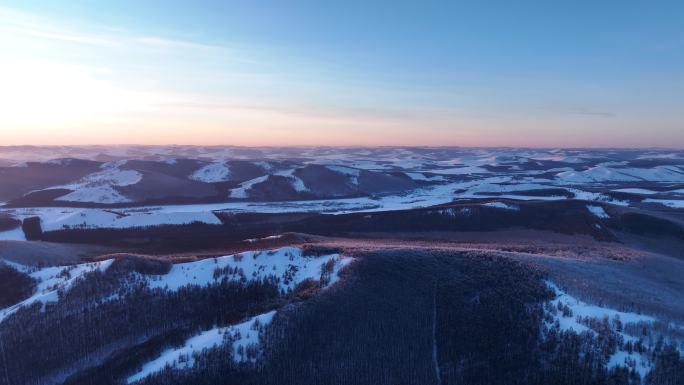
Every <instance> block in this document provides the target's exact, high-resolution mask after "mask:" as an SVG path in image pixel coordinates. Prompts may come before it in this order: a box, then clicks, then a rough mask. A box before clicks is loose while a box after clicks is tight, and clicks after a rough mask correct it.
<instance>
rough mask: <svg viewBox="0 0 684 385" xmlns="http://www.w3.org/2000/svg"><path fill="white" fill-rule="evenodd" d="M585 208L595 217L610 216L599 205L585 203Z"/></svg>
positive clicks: (604, 217)
mask: <svg viewBox="0 0 684 385" xmlns="http://www.w3.org/2000/svg"><path fill="white" fill-rule="evenodd" d="M587 210H589V212H590V213H592V214H594V215H595V216H596V217H597V218H601V219H606V218H610V215H608V213H607V212H606V210H604V209H603V207H601V206H594V205H587Z"/></svg>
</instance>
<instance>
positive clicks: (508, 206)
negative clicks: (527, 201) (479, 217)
mask: <svg viewBox="0 0 684 385" xmlns="http://www.w3.org/2000/svg"><path fill="white" fill-rule="evenodd" d="M482 205H483V206H487V207H494V208H496V209H503V210H513V211H518V210H520V206H516V205H513V204H510V203H504V202H487V203H483V204H482Z"/></svg>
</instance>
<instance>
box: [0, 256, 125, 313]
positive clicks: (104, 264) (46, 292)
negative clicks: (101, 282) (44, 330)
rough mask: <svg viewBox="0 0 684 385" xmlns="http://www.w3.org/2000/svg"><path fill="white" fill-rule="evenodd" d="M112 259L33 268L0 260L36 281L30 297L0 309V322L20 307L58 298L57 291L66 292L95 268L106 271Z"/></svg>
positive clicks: (55, 300) (53, 300)
mask: <svg viewBox="0 0 684 385" xmlns="http://www.w3.org/2000/svg"><path fill="white" fill-rule="evenodd" d="M113 261H114V260H113V259H108V260H104V261H100V262H92V263H83V264H79V265H71V266H52V267H45V268H35V267H30V266H24V265H20V264H17V263H12V262H8V261H2V260H0V263H5V264H6V265H8V266H10V267H13V268H15V269H16V270H18V271H20V272H23V273H26V274H28V275H29V276H30V277H31V278H33V279H34V280H35V281H36V282H37V285H36V289H35V292H34V293H33V295H31V297H29V298H27V299H25V300H23V301H21V302H19V303H18V304H16V305H14V306H11V307H8V308H5V309H2V310H0V322H2V320H4V319H5V318H7V317H8V316H9V315H11V314H13V313H14V312H16V311H17V310H19V309H20V308H21V307H25V306H30V305H33V304H35V303H42V304H43V306H44V305H45V304H46V303H48V302H57V301H58V300H59V296H58V292H60V291H61V292H67V291H69V289H70V288H71V286H72V285H73V284H74V282H76V281H77V280H78V279H80V278H83V277H84V276H85V275H86V274H88V273H91V272H93V271H95V270H99V271H103V272H104V271H106V270H107V269H108V268H109V266H111V264H112V262H113Z"/></svg>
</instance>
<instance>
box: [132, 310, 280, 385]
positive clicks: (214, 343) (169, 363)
mask: <svg viewBox="0 0 684 385" xmlns="http://www.w3.org/2000/svg"><path fill="white" fill-rule="evenodd" d="M275 313H276V311H275V310H272V311H270V312H268V313H264V314H260V315H257V316H255V317H252V318H249V319H248V320H246V321H245V322H242V323H239V324H236V325H231V326H226V327H215V328H212V329H209V330H207V331H204V332H202V333H199V334H197V335H195V336H193V337H191V338H189V339H188V340H186V341H185V343H184V344H183V345H182V346H179V347H176V348H171V349H167V350H165V351H164V352H162V354H161V355H160V356H159V357H157V358H155V359H154V360H152V361H150V362H148V363H146V364H144V365H143V367H142V369H141V370H140V371H139V372H137V373H136V374H134V375H132V376H130V377H128V379H127V382H128V383H129V384H131V383H134V382H137V381H140V380H142V379H144V378H146V377H148V376H150V375H152V374H154V373H158V372H161V371H162V370H164V369H176V370H182V369H189V368H192V367H193V366H194V365H195V356H196V355H197V354H200V353H202V352H203V351H207V350H210V349H213V348H216V347H219V346H222V345H224V344H227V343H230V344H232V348H233V349H232V350H233V360H234V361H235V362H236V363H240V362H256V359H257V356H258V354H259V350H258V349H259V342H260V341H259V337H260V334H261V333H263V330H264V328H265V327H266V326H268V324H270V323H271V320H272V319H273V316H274V315H275ZM247 352H250V353H249V354H248V353H247Z"/></svg>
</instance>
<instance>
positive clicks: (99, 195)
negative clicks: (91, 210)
mask: <svg viewBox="0 0 684 385" xmlns="http://www.w3.org/2000/svg"><path fill="white" fill-rule="evenodd" d="M141 180H142V174H140V173H139V172H137V171H133V170H120V169H119V168H117V167H115V166H113V167H106V168H105V169H104V170H103V171H100V172H96V173H93V174H90V175H88V176H86V177H84V178H82V179H81V180H79V181H77V182H75V183H71V184H67V185H62V186H55V187H51V188H50V189H67V190H72V192H70V193H68V194H66V195H63V196H61V197H59V198H57V199H56V200H58V201H66V202H90V203H126V202H131V200H130V199H129V198H127V197H125V196H123V195H121V193H119V192H118V191H117V190H116V188H115V187H117V186H130V185H133V184H136V183H138V182H140V181H141Z"/></svg>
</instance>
